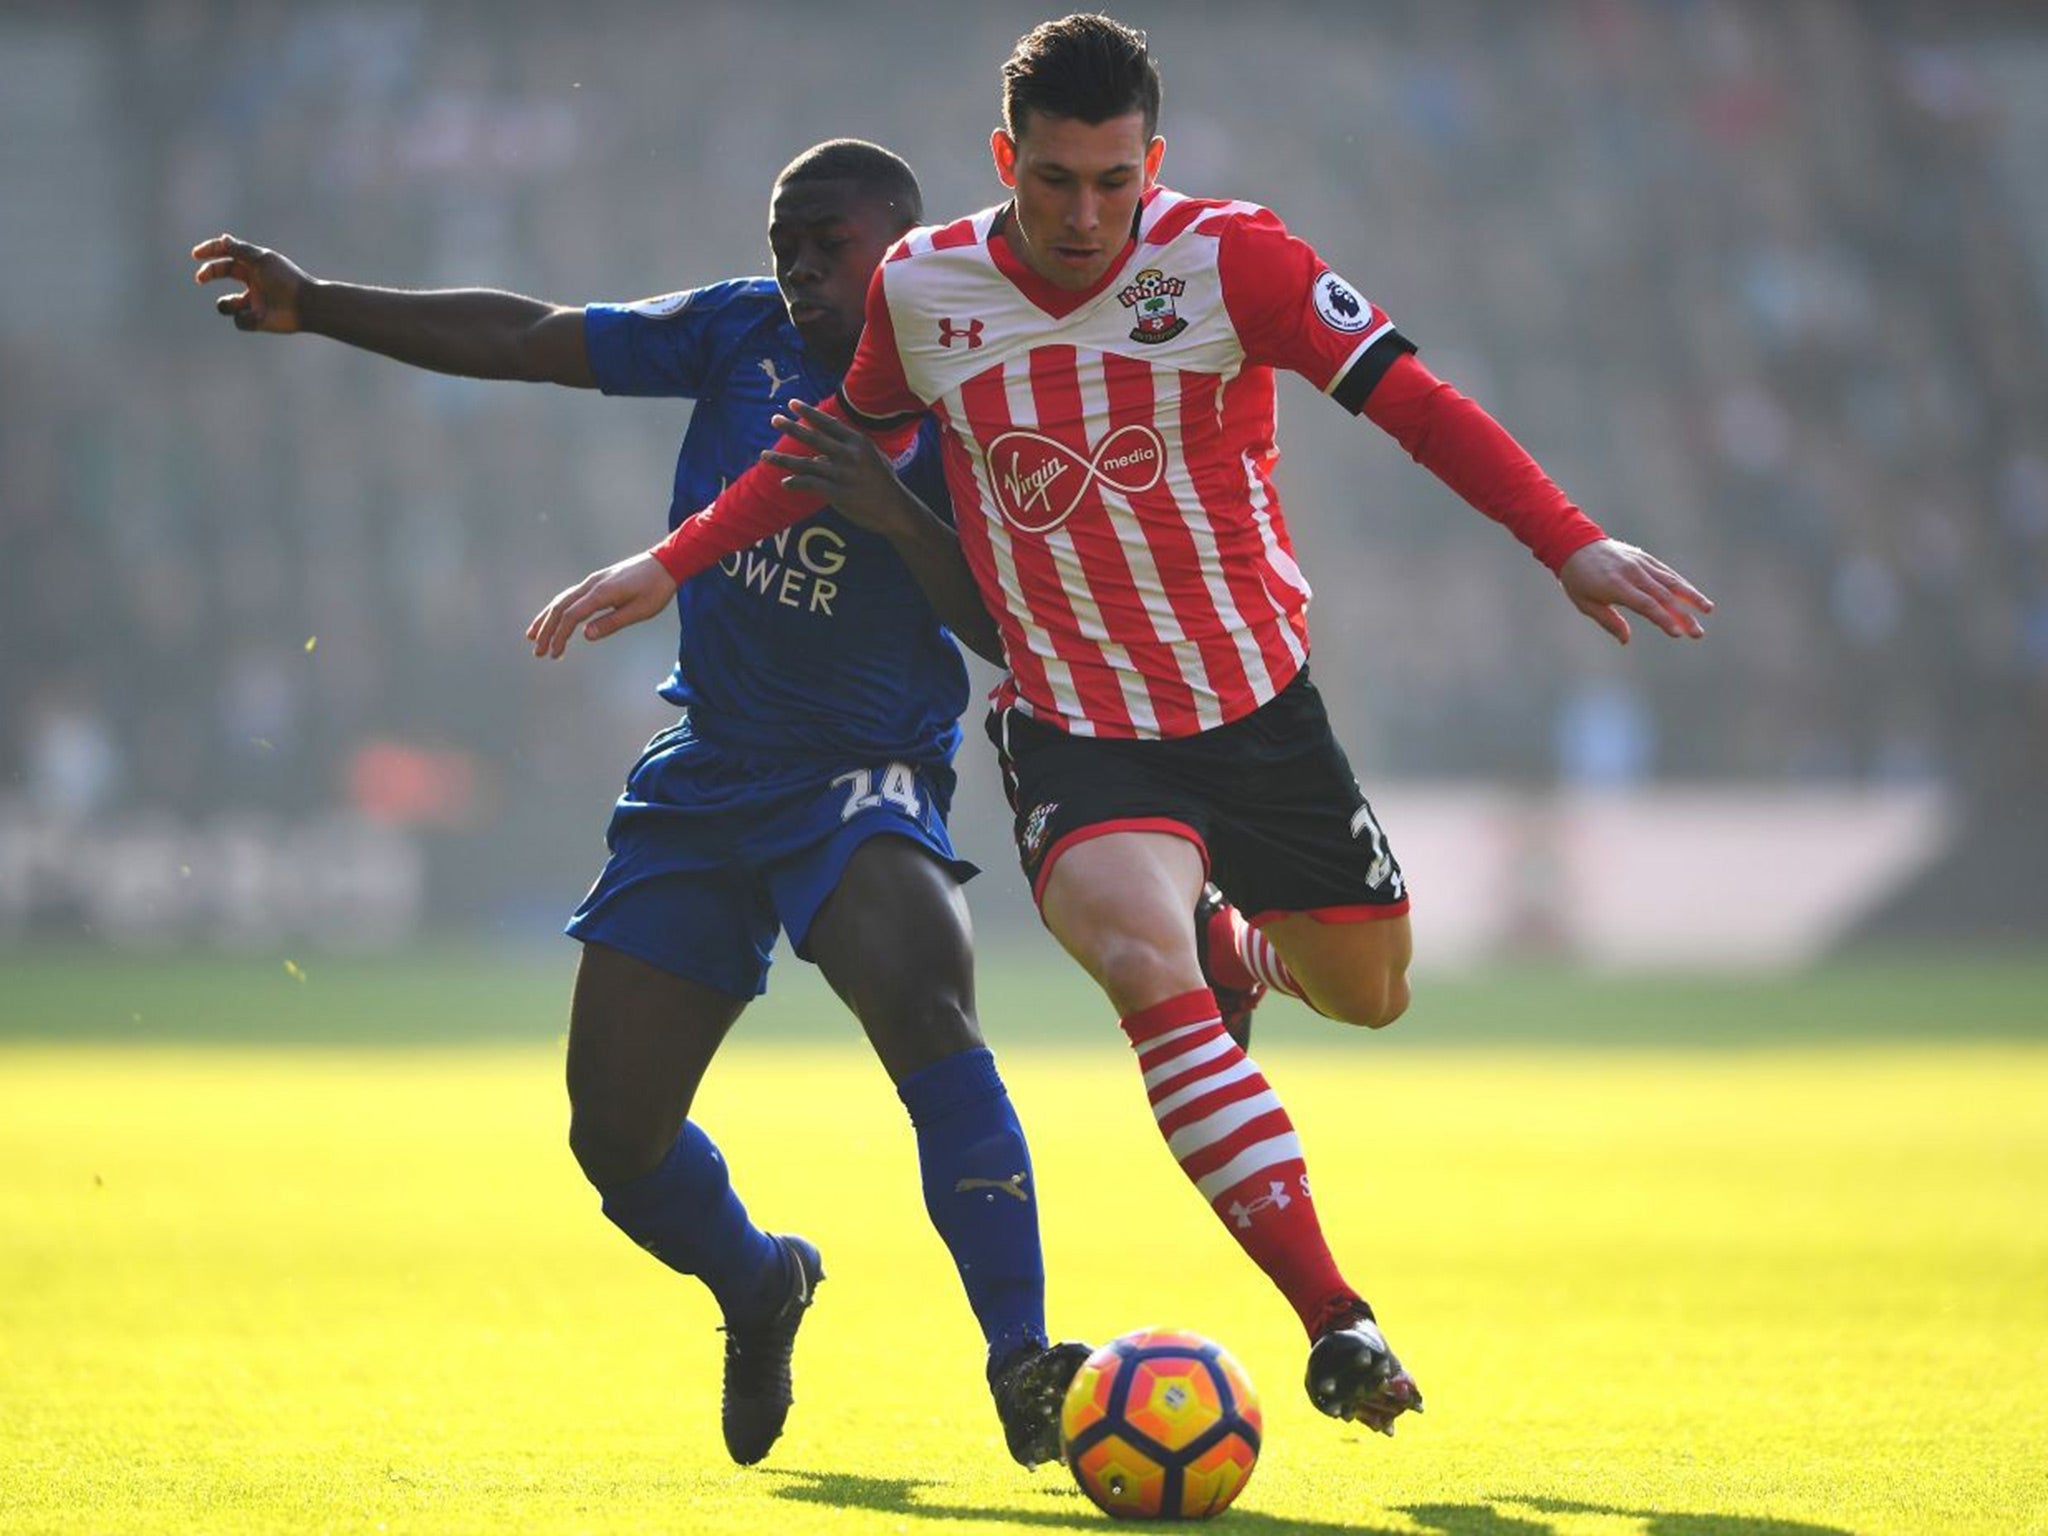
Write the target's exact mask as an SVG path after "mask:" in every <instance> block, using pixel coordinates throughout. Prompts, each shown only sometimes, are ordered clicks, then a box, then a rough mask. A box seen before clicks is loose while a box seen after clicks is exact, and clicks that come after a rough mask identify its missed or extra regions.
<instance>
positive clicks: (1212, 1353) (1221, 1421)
mask: <svg viewBox="0 0 2048 1536" xmlns="http://www.w3.org/2000/svg"><path fill="white" fill-rule="evenodd" d="M1260 1430H1261V1423H1260V1418H1259V1396H1258V1393H1257V1392H1255V1391H1254V1390H1253V1389H1252V1383H1251V1378H1250V1377H1249V1376H1247V1375H1245V1373H1244V1367H1243V1366H1241V1365H1239V1364H1238V1363H1237V1362H1236V1361H1235V1360H1233V1359H1232V1358H1231V1357H1230V1355H1229V1353H1228V1352H1227V1351H1225V1350H1224V1349H1223V1347H1222V1346H1221V1345H1219V1344H1212V1343H1210V1342H1209V1340H1207V1339H1205V1338H1203V1337H1202V1336H1201V1335H1200V1334H1197V1333H1187V1332H1183V1331H1182V1330H1180V1329H1176V1328H1143V1329H1140V1330H1139V1331H1138V1332H1136V1333H1127V1334H1125V1335H1124V1336H1123V1337H1122V1338H1120V1339H1111V1340H1110V1341H1109V1342H1108V1343H1107V1344H1105V1345H1103V1346H1102V1348H1100V1349H1098V1350H1096V1351H1095V1353H1094V1354H1092V1355H1090V1356H1089V1357H1088V1359H1087V1362H1086V1363H1085V1364H1083V1365H1082V1367H1081V1369H1080V1370H1079V1372H1077V1373H1076V1374H1075V1376H1074V1382H1073V1385H1072V1386H1070V1387H1068V1388H1067V1398H1066V1402H1065V1403H1064V1404H1062V1405H1061V1408H1060V1450H1061V1453H1062V1455H1063V1456H1064V1457H1065V1459H1066V1463H1067V1466H1068V1468H1069V1470H1071V1471H1072V1472H1073V1474H1074V1481H1075V1482H1077V1483H1079V1484H1080V1485H1081V1491H1082V1492H1083V1493H1085V1494H1087V1495H1088V1497H1089V1498H1091V1499H1093V1500H1094V1501H1095V1503H1096V1504H1097V1505H1098V1506H1099V1507H1101V1508H1102V1509H1104V1510H1106V1511H1108V1512H1109V1513H1110V1514H1112V1515H1120V1516H1124V1517H1126V1518H1137V1519H1150V1520H1204V1519H1207V1518H1208V1517H1209V1516H1210V1515H1213V1514H1216V1513H1217V1512H1218V1511H1220V1510H1223V1509H1225V1508H1227V1507H1228V1506H1229V1504H1230V1501H1231V1500H1232V1499H1234V1498H1236V1497H1237V1496H1238V1494H1239V1492H1241V1491H1242V1490H1243V1488H1244V1485H1245V1483H1246V1482H1247V1481H1248V1480H1249V1479H1250V1478H1251V1475H1252V1465H1253V1463H1255V1462H1256V1461H1257V1460H1258V1459H1259V1434H1260Z"/></svg>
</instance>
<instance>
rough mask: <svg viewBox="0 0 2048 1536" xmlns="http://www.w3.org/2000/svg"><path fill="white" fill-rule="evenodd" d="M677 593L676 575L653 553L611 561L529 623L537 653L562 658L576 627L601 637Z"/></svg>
mask: <svg viewBox="0 0 2048 1536" xmlns="http://www.w3.org/2000/svg"><path fill="white" fill-rule="evenodd" d="M675 595H676V579H675V577H673V576H671V575H669V573H668V572H667V571H666V570H665V569H663V567H662V564H661V562H660V561H658V560H656V559H655V558H654V556H653V555H651V554H640V555H634V556H633V557H632V558H631V559H630V560H621V561H620V562H619V563H618V564H617V565H608V566H606V567H605V568H604V569H603V570H601V571H592V572H591V573H590V574H589V575H588V576H586V577H584V578H583V579H582V580H581V581H579V582H577V583H576V585H575V586H573V587H569V588H567V589H565V590H563V591H561V592H557V593H556V594H555V598H554V601H553V602H551V603H549V604H548V605H547V607H545V608H543V609H541V611H540V612H539V613H537V614H535V615H534V617H533V622H532V623H531V624H529V625H527V626H526V638H527V639H528V640H531V641H532V642H533V654H534V655H536V656H549V657H554V658H557V659H559V658H560V656H561V654H562V652H563V651H564V650H566V649H567V648H568V644H569V641H570V639H571V638H573V637H574V635H575V633H576V627H577V626H578V625H579V624H580V625H582V626H583V638H584V639H586V640H602V639H603V638H604V637H605V636H606V635H610V634H615V633H617V632H618V631H619V630H622V629H624V628H625V627H626V626H627V625H629V624H638V623H640V622H642V621H643V620H646V619H651V618H653V617H654V616H655V615H656V614H658V613H660V612H661V611H662V610H663V609H664V608H666V607H668V605H669V602H670V600H671V599H672V598H674V596H675Z"/></svg>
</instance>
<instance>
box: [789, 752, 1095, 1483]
mask: <svg viewBox="0 0 2048 1536" xmlns="http://www.w3.org/2000/svg"><path fill="white" fill-rule="evenodd" d="M920 782H921V783H923V784H924V789H923V791H922V792H921V793H920V796H919V811H920V814H919V815H917V816H915V817H913V816H911V815H910V813H909V810H908V807H907V805H905V804H903V803H901V802H900V801H899V803H897V804H895V805H884V806H877V807H872V808H869V810H868V811H867V812H865V813H863V814H862V815H861V816H859V817H858V818H855V819H854V820H853V822H852V823H851V824H848V825H844V826H842V828H841V829H840V831H839V832H837V833H836V834H835V835H834V837H833V838H832V839H831V840H830V841H829V842H828V844H827V845H826V846H825V847H824V848H823V849H822V850H820V851H819V852H817V853H816V854H813V855H811V856H808V857H806V858H804V859H801V860H796V861H791V864H790V865H788V866H785V867H783V868H781V869H779V870H778V871H777V876H776V880H775V885H776V889H777V892H778V897H779V898H783V900H782V903H781V904H782V906H783V911H784V916H785V920H786V921H787V922H788V923H789V924H790V931H791V935H792V940H793V942H794V943H795V944H796V945H797V947H798V952H799V953H801V954H804V955H805V956H807V957H808V958H809V959H811V960H812V961H814V962H815V963H816V964H817V966H818V968H819V969H820V970H821V971H822V972H823V973H824V975H825V978H826V980H827V981H829V982H830V983H831V985H832V988H833V990H834V991H835V992H837V993H838V994H839V996H840V998H841V999H842V1000H843V1001H844V1002H845V1003H846V1005H847V1006H848V1007H849V1008H850V1009H851V1010H852V1011H853V1013H854V1016H855V1017H856V1018H858V1019H859V1020H860V1022H861V1026H862V1028H863V1029H865V1030H866V1032H867V1035H868V1039H869V1040H870V1042H871V1043H872V1044H873V1045H874V1048H875V1054H876V1055H877V1056H878V1057H879V1058H880V1059H881V1062H882V1065H883V1067H884V1069H885V1070H887V1072H888V1073H889V1077H890V1080H891V1081H892V1082H894V1083H895V1085H896V1090H897V1094H898V1096H899V1097H900V1098H901V1099H902V1101H903V1104H904V1107H905V1109H906V1110H907V1111H908V1112H909V1115H910V1120H911V1124H912V1127H913V1128H914V1130H915V1133H916V1136H917V1149H918V1164H919V1170H920V1174H921V1177H922V1182H923V1186H924V1199H925V1210H926V1212H927V1213H928V1214H929V1216H930V1218H931V1222H932V1226H933V1228H934V1229H935V1230H936V1231H937V1232H938V1234H939V1236H940V1238H941V1240H942V1241H944V1243H945V1244H946V1248H947V1251H948V1252H949V1253H951V1255H952V1257H953V1262H954V1266H955V1268H956V1269H957V1270H958V1272H959V1275H960V1281H961V1285H962V1288H963V1289H964V1290H965V1291H966V1293H967V1299H968V1304H969V1305H970V1306H971V1307H972V1308H973V1311H974V1315H975V1319H976V1321H977V1322H979V1323H980V1325H981V1329H982V1334H983V1337H984V1339H985V1340H986V1342H987V1346H988V1356H987V1377H988V1381H989V1384H990V1387H991V1390H992V1391H993V1392H994V1394H995V1399H996V1406H997V1410H998V1413H999V1415H1000V1417H1001V1419H1002V1422H1003V1430H1004V1437H1005V1439H1006V1441H1007V1442H1008V1445H1009V1450H1010V1454H1011V1455H1012V1456H1013V1457H1014V1458H1015V1459H1016V1460H1017V1461H1019V1462H1021V1463H1022V1464H1024V1465H1026V1466H1035V1465H1037V1464H1038V1463H1040V1462H1044V1461H1050V1460H1052V1459H1054V1458H1055V1457H1057V1456H1058V1454H1059V1427H1058V1409H1059V1402H1060V1399H1061V1398H1062V1397H1063V1396H1064V1394H1065V1390H1066V1386H1067V1383H1068V1382H1069V1381H1070V1380H1071V1379H1072V1377H1073V1375H1074V1372H1075V1371H1076V1370H1077V1369H1079V1367H1080V1364H1081V1361H1082V1360H1083V1359H1084V1358H1085V1357H1086V1355H1087V1350H1086V1349H1085V1348H1084V1347H1082V1346H1080V1345H1074V1344H1065V1345H1052V1344H1050V1343H1049V1342H1048V1339H1047V1335H1046V1330H1045V1263H1044V1259H1043V1256H1042V1253H1041V1250H1040V1247H1039V1234H1038V1203H1037V1201H1038V1194H1037V1186H1036V1184H1035V1182H1034V1180H1033V1177H1032V1169H1031V1152H1030V1148H1029V1146H1028V1145H1027V1143H1026V1141H1025V1137H1024V1129H1023V1126H1022V1125H1021V1124H1020V1123H1019V1121H1018V1118H1017V1114H1016V1110H1015V1109H1014V1107H1013V1106H1012V1105H1011V1102H1010V1096H1009V1092H1008V1090H1007V1089H1006V1088H1005V1086H1004V1084H1003V1080H1002V1077H1001V1075H1000V1073H999V1072H998V1071H997V1068H996V1062H995V1057H994V1056H993V1055H992V1054H991V1053H990V1052H989V1050H988V1048H987V1047H986V1046H985V1045H984V1044H983V1043H982V1038H981V1030H980V1026H979V1024H978V1023H977V1022H976V1019H975V1013H974V965H973V951H972V943H971V928H970V924H969V920H968V915H967V904H966V901H965V898H964V896H963V894H962V891H961V886H960V881H961V879H962V877H963V875H964V874H965V873H971V869H972V867H971V866H964V865H961V864H960V863H959V862H958V861H956V860H954V859H953V858H952V850H951V847H950V845H949V844H947V843H944V842H943V841H941V840H940V836H939V835H940V834H943V823H942V822H939V821H938V820H937V818H936V814H935V813H936V811H937V810H938V809H939V808H941V807H942V806H943V800H944V793H945V790H946V789H948V788H950V785H949V784H946V783H944V782H943V781H940V782H937V783H933V782H930V776H929V775H923V776H920ZM835 874H836V878H834V875H835ZM827 881H829V882H830V883H829V885H826V884H825V882H827ZM821 885H824V886H825V889H826V890H827V891H828V894H826V895H825V897H824V899H823V901H822V903H821V904H819V905H818V906H817V907H816V908H815V912H812V911H810V910H808V907H809V903H808V900H807V894H808V893H809V892H811V891H814V890H816V889H817V888H818V887H819V886H821Z"/></svg>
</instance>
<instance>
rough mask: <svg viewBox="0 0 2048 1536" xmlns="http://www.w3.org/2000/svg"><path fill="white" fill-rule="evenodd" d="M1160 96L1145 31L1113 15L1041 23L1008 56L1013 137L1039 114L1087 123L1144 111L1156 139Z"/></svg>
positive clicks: (1006, 84)
mask: <svg viewBox="0 0 2048 1536" xmlns="http://www.w3.org/2000/svg"><path fill="white" fill-rule="evenodd" d="M1159 95H1160V83H1159V65H1158V64H1157V63H1156V62H1154V60H1153V58H1152V54H1151V51H1150V50H1149V49H1148V48H1147V47H1146V46H1145V34H1144V33H1142V32H1140V31H1138V30H1137V29H1136V28H1134V27H1127V26H1125V25H1124V24H1123V23H1122V22H1120V21H1117V20H1115V19H1113V18H1111V17H1108V16H1096V15H1091V14H1086V13H1082V14H1077V15H1073V16H1062V17H1061V18H1060V19H1059V20H1058V21H1042V22H1040V23H1039V24H1038V25H1037V26H1035V27H1033V28H1032V29H1031V30H1030V31H1029V32H1026V33H1025V34H1024V35H1023V36H1022V37H1020V38H1018V39H1017V46H1016V47H1015V48H1013V49H1011V50H1010V56H1009V57H1008V58H1007V59H1005V60H1004V61H1003V126H1004V127H1005V128H1007V129H1008V130H1009V131H1010V136H1011V137H1012V138H1016V137H1018V136H1019V135H1021V134H1022V133H1023V131H1024V119H1025V118H1026V116H1027V115H1028V114H1030V113H1033V112H1042V113H1044V114H1045V115H1046V116H1047V117H1071V118H1074V119H1076V120H1078V121H1080V122H1084V123H1106V122H1108V121H1109V120H1110V119H1111V118H1113V117H1122V116H1123V115H1124V114H1125V113H1127V112H1142V113H1144V115H1145V137H1146V138H1147V139H1150V138H1151V137H1152V135H1153V134H1154V133H1156V132H1157V131H1158V129H1159Z"/></svg>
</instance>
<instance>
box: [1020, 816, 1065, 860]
mask: <svg viewBox="0 0 2048 1536" xmlns="http://www.w3.org/2000/svg"><path fill="white" fill-rule="evenodd" d="M1059 808H1060V803H1059V801H1057V800H1048V801H1046V802H1045V803H1044V804H1043V805H1034V806H1033V807H1032V808H1031V814H1030V815H1029V816H1026V817H1025V818H1024V825H1023V828H1022V829H1021V830H1020V831H1019V832H1018V833H1017V846H1018V848H1019V849H1020V850H1022V852H1023V854H1024V862H1025V863H1026V864H1027V865H1030V864H1036V863H1037V862H1038V857H1039V855H1040V854H1042V853H1044V852H1045V834H1046V831H1047V829H1048V828H1050V827H1051V825H1052V813H1053V812H1054V811H1056V810H1058V809H1059Z"/></svg>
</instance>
